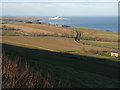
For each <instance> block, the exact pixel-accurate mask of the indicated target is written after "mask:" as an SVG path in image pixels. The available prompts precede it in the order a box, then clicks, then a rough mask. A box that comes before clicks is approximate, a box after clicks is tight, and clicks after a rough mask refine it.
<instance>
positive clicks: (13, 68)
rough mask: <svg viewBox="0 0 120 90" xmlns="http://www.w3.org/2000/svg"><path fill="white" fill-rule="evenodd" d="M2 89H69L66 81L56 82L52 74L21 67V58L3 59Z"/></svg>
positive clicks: (5, 57) (4, 56) (4, 57)
mask: <svg viewBox="0 0 120 90" xmlns="http://www.w3.org/2000/svg"><path fill="white" fill-rule="evenodd" d="M2 65H3V68H2V72H3V77H2V78H3V81H2V88H61V87H69V86H68V84H66V83H65V81H64V80H62V79H61V80H55V79H54V78H53V77H52V75H51V74H49V73H46V74H45V75H43V73H41V72H36V71H31V70H30V69H29V66H28V65H27V64H25V66H22V67H20V66H21V62H20V58H19V57H15V58H14V59H12V60H11V59H10V58H9V57H8V56H7V55H5V54H4V55H3V58H2Z"/></svg>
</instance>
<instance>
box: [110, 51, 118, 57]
mask: <svg viewBox="0 0 120 90" xmlns="http://www.w3.org/2000/svg"><path fill="white" fill-rule="evenodd" d="M111 56H115V57H119V56H120V51H112V52H111Z"/></svg>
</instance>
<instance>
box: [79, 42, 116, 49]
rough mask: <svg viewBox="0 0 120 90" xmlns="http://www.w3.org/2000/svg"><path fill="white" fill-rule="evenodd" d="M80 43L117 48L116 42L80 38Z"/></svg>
mask: <svg viewBox="0 0 120 90" xmlns="http://www.w3.org/2000/svg"><path fill="white" fill-rule="evenodd" d="M81 43H83V44H87V45H93V46H99V47H106V48H111V49H116V50H118V42H102V41H92V40H81Z"/></svg>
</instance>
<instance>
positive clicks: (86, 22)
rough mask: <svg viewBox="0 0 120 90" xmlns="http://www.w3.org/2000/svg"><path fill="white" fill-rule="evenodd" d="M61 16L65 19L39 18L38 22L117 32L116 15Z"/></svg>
mask: <svg viewBox="0 0 120 90" xmlns="http://www.w3.org/2000/svg"><path fill="white" fill-rule="evenodd" d="M51 17H52V16H51ZM61 18H66V19H65V20H41V21H40V22H44V23H50V24H59V25H68V26H72V27H81V28H91V29H99V30H109V31H112V32H118V17H117V16H89V17H88V16H80V17H78V16H68V17H65V16H61Z"/></svg>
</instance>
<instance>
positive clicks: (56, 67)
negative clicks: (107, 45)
mask: <svg viewBox="0 0 120 90" xmlns="http://www.w3.org/2000/svg"><path fill="white" fill-rule="evenodd" d="M11 51H12V52H11ZM3 52H4V53H5V54H6V55H8V56H9V57H10V58H11V59H12V58H14V57H15V56H19V57H20V61H21V62H22V63H23V64H24V63H25V62H26V63H27V64H28V65H29V66H30V70H33V71H36V72H37V71H40V70H42V71H43V73H46V72H49V73H51V74H52V75H53V77H54V78H56V79H60V78H62V79H63V80H65V81H67V82H68V83H70V84H71V87H79V88H96V87H98V88H101V87H102V88H104V87H108V88H110V87H111V88H113V87H114V88H115V87H119V86H118V84H119V81H118V78H119V76H118V74H119V72H118V71H119V65H118V64H119V63H118V61H109V62H106V61H108V60H107V59H100V58H95V57H90V56H85V55H73V54H67V53H60V52H51V51H46V50H40V49H32V48H25V47H18V46H14V45H8V44H3Z"/></svg>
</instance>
